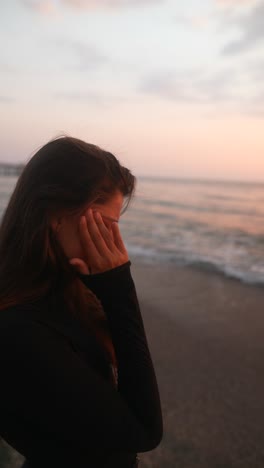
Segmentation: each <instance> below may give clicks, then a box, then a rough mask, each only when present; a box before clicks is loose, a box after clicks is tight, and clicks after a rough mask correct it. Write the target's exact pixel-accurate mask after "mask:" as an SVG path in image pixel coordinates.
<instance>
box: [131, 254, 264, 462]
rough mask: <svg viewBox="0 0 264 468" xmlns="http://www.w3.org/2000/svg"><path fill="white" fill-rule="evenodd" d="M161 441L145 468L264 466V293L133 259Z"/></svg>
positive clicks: (196, 272) (215, 277)
mask: <svg viewBox="0 0 264 468" xmlns="http://www.w3.org/2000/svg"><path fill="white" fill-rule="evenodd" d="M131 268H132V274H133V278H134V281H135V284H136V287H137V292H138V297H139V301H140V305H141V310H142V315H143V319H144V324H145V329H146V334H147V338H148V343H149V347H150V350H151V354H152V358H153V362H154V366H155V370H156V375H157V380H158V384H159V389H160V395H161V401H162V410H163V420H164V436H163V440H162V442H161V444H160V446H159V447H157V448H156V449H155V450H153V451H152V452H148V453H144V454H140V458H141V464H140V466H141V468H144V467H153V468H154V467H157V468H158V467H159V468H177V467H179V468H194V467H195V468H198V467H199V468H238V467H239V468H251V467H252V468H263V467H264V288H261V287H254V286H249V285H244V284H242V283H240V282H239V281H237V280H232V279H228V278H225V277H223V276H221V275H218V274H216V273H211V272H206V271H205V272H201V271H199V270H195V269H193V268H190V267H188V268H185V267H175V266H160V267H158V268H157V267H153V266H151V265H145V266H144V265H140V264H139V263H138V262H137V261H136V260H133V261H132V267H131Z"/></svg>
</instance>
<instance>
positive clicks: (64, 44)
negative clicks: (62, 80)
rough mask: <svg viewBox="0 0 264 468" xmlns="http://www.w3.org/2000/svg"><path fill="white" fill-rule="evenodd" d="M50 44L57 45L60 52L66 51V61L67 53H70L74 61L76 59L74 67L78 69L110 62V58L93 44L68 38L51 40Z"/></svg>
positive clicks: (81, 69)
mask: <svg viewBox="0 0 264 468" xmlns="http://www.w3.org/2000/svg"><path fill="white" fill-rule="evenodd" d="M52 46H53V47H54V46H55V47H59V48H60V49H61V52H66V53H67V61H69V53H71V55H72V56H73V57H74V59H75V61H77V67H76V65H74V69H76V68H77V69H78V70H79V71H86V70H94V69H97V68H98V67H100V66H101V65H104V64H107V63H109V62H110V58H109V57H108V56H107V55H106V54H104V53H103V52H102V51H101V50H100V49H99V48H98V47H97V46H96V45H94V44H87V43H85V42H81V41H74V40H70V39H69V40H68V39H58V40H56V41H52ZM72 68H73V67H72Z"/></svg>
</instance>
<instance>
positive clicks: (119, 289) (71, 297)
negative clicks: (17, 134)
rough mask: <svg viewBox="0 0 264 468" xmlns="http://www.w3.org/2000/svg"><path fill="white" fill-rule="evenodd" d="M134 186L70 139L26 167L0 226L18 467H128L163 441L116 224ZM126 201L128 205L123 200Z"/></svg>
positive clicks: (4, 348)
mask: <svg viewBox="0 0 264 468" xmlns="http://www.w3.org/2000/svg"><path fill="white" fill-rule="evenodd" d="M134 190H135V177H134V176H133V175H132V174H131V172H130V171H129V170H128V169H127V168H125V167H123V166H122V165H121V164H120V163H119V161H118V160H117V159H116V158H115V156H113V155H112V154H111V153H109V152H106V151H104V150H103V149H100V148H99V147H97V146H95V145H92V144H88V143H85V142H83V141H81V140H77V139H75V138H70V137H61V138H58V139H55V140H52V141H50V142H48V143H47V144H46V145H44V146H43V147H42V148H41V149H40V150H39V151H37V153H36V154H35V155H34V156H33V157H32V158H31V159H30V160H29V162H28V163H27V165H26V166H25V168H24V170H23V172H22V174H21V175H20V177H19V179H18V181H17V184H16V187H15V189H14V192H13V194H12V196H11V198H10V200H9V203H8V206H7V208H6V211H5V213H4V216H3V218H2V222H1V228H0V259H1V262H0V365H1V377H2V383H1V390H0V395H1V399H0V402H1V403H0V411H1V417H0V433H1V436H2V437H3V438H4V439H5V440H6V441H7V442H8V443H9V444H10V445H11V446H12V447H14V448H15V449H16V450H17V451H18V452H20V453H21V454H22V455H23V456H24V457H25V458H26V461H25V464H24V467H28V468H42V467H43V468H60V467H62V468H66V467H69V468H90V467H91V468H100V467H104V468H110V467H113V468H119V467H120V468H126V467H135V466H138V460H139V457H137V452H146V451H149V450H152V449H154V448H155V447H157V445H158V444H159V443H160V442H161V439H162V435H163V421H162V412H161V404H160V397H159V391H158V386H157V381H156V376H155V372H154V368H153V363H152V360H151V355H150V351H149V348H148V343H147V339H146V334H145V329H144V324H143V321H142V316H141V312H140V308H139V304H138V299H137V294H136V290H135V285H134V281H133V278H132V276H131V271H130V265H131V261H130V260H129V257H128V253H127V250H126V248H125V246H124V243H123V240H122V237H121V234H120V231H119V227H118V220H119V217H120V214H121V213H122V212H123V211H124V209H125V208H126V207H127V206H128V204H129V201H130V200H131V198H132V196H133V194H134ZM124 202H126V203H124Z"/></svg>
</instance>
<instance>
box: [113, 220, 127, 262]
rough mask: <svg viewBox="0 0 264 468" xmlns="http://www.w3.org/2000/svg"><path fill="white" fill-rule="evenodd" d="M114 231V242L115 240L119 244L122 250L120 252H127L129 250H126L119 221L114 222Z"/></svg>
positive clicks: (119, 248)
mask: <svg viewBox="0 0 264 468" xmlns="http://www.w3.org/2000/svg"><path fill="white" fill-rule="evenodd" d="M112 231H113V236H114V242H115V245H116V246H117V248H118V250H120V252H122V253H123V254H126V253H127V250H126V247H125V244H124V242H123V239H122V237H121V233H120V231H119V226H118V223H116V222H113V223H112Z"/></svg>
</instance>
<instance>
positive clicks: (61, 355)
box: [0, 268, 163, 452]
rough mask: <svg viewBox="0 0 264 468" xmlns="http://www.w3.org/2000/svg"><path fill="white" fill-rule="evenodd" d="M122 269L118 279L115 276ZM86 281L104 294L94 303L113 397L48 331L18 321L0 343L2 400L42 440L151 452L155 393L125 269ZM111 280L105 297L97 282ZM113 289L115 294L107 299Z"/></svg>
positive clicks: (155, 440)
mask: <svg viewBox="0 0 264 468" xmlns="http://www.w3.org/2000/svg"><path fill="white" fill-rule="evenodd" d="M121 271H122V275H121V276H122V280H121V278H119V276H118V278H117V277H116V278H114V276H115V275H116V274H118V275H119V273H120V272H121ZM93 276H94V278H93V279H92V278H89V280H92V281H93V282H94V287H95V289H96V290H97V293H98V295H99V288H100V287H101V290H102V289H104V294H103V297H102V296H101V297H102V301H103V303H104V304H105V306H106V311H107V314H108V317H109V321H110V325H111V330H112V333H113V341H114V346H115V348H116V352H117V359H118V361H119V391H118V392H117V391H116V389H115V388H114V387H113V386H112V385H111V384H110V383H108V382H107V381H106V380H105V379H104V378H103V377H101V375H100V374H98V373H96V372H95V371H94V370H93V369H92V368H91V367H90V366H89V365H88V364H87V363H86V362H85V361H83V360H82V358H81V357H80V356H79V355H78V354H77V353H75V352H74V350H73V349H72V347H71V345H70V343H69V342H68V341H67V339H66V338H64V337H62V336H61V335H58V334H57V333H56V331H55V330H54V331H53V330H52V329H50V328H49V327H46V326H45V325H43V324H40V323H38V322H34V321H33V320H28V321H25V320H21V323H19V324H18V325H16V326H13V327H12V328H11V330H10V329H9V330H7V331H6V338H5V339H3V340H1V343H0V352H1V354H2V356H1V360H3V362H4V366H3V367H2V369H1V374H2V375H1V377H2V383H1V400H2V402H4V406H5V409H6V410H8V408H9V409H10V411H12V412H13V413H14V414H16V415H17V416H18V417H20V418H22V419H24V420H25V421H28V423H30V424H32V425H33V427H34V426H35V427H36V429H38V430H41V431H43V434H45V433H47V434H50V435H51V434H53V435H54V437H55V438H58V439H59V440H63V441H67V440H68V441H69V442H71V443H76V446H78V445H79V446H80V447H85V448H87V447H89V446H91V447H93V448H104V449H110V450H127V451H136V452H144V451H148V450H152V449H153V448H155V447H156V446H157V445H158V444H159V443H160V440H161V437H162V431H163V428H162V418H161V409H160V401H159V393H158V388H157V383H156V378H155V374H154V370H153V366H152V362H151V358H150V354H149V350H148V346H147V342H146V337H145V333H144V328H143V323H142V319H141V315H140V311H139V307H138V303H137V299H136V294H135V289H134V286H133V280H132V279H131V276H130V272H129V268H124V269H119V270H117V271H116V270H113V271H112V275H111V274H110V271H109V272H105V273H102V274H100V275H93ZM95 276H96V278H95ZM110 277H111V284H112V283H113V285H112V286H113V288H110V289H111V291H108V288H109V286H106V284H104V283H105V282H107V283H108V281H109V280H110ZM117 279H118V281H117ZM112 280H113V281H112ZM119 280H120V281H121V284H120V282H119ZM100 282H101V283H102V284H101V285H99V283H100ZM95 283H96V286H95ZM117 283H118V284H117ZM103 285H104V286H103ZM119 286H121V288H122V293H121V294H118V296H113V292H114V290H115V292H116V293H117V292H118V288H119ZM108 292H109V294H108ZM1 335H2V336H3V337H4V336H5V334H4V333H1ZM3 353H4V357H3Z"/></svg>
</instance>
